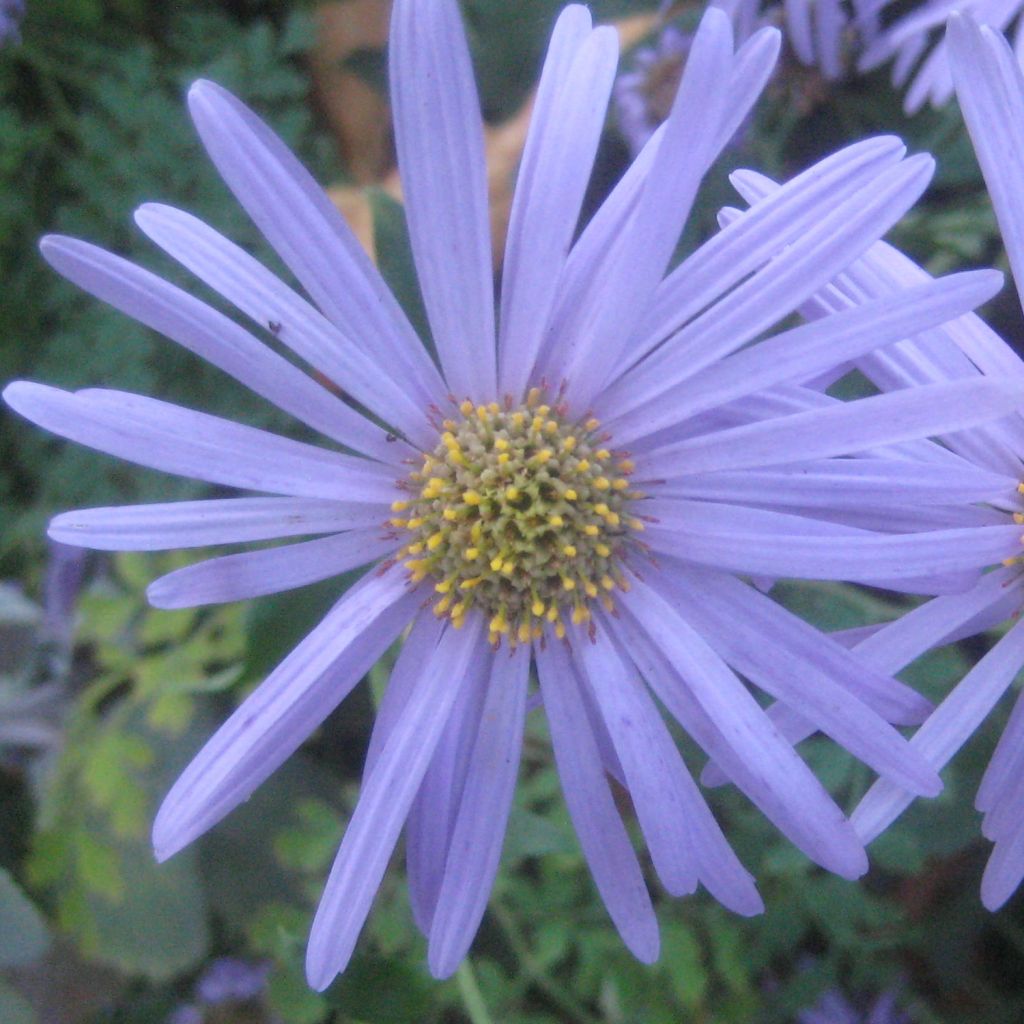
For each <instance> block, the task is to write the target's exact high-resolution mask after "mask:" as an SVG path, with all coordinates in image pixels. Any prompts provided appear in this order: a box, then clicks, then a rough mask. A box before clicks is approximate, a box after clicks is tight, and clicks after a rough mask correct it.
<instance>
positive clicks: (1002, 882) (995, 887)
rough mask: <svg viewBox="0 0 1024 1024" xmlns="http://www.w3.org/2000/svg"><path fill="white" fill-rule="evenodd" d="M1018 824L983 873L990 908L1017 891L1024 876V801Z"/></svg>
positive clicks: (985, 900) (984, 894)
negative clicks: (1023, 817) (1023, 819)
mask: <svg viewBox="0 0 1024 1024" xmlns="http://www.w3.org/2000/svg"><path fill="white" fill-rule="evenodd" d="M1016 812H1017V822H1018V825H1017V828H1016V830H1015V831H1014V833H1013V835H1012V836H1010V837H1008V838H1007V839H1006V840H1004V841H1003V842H999V843H996V848H995V849H994V850H993V851H992V856H991V857H989V860H988V864H986V865H985V873H984V874H983V875H982V876H981V902H982V903H983V904H984V906H985V907H986V909H988V910H998V909H999V908H1000V907H1001V906H1002V905H1003V904H1004V903H1005V902H1006V901H1007V900H1008V899H1009V898H1010V897H1011V896H1012V895H1013V894H1014V892H1015V891H1016V889H1017V886H1019V885H1020V882H1021V878H1024V825H1022V824H1020V823H1021V820H1022V816H1024V815H1022V812H1024V805H1020V804H1018V806H1017V807H1016Z"/></svg>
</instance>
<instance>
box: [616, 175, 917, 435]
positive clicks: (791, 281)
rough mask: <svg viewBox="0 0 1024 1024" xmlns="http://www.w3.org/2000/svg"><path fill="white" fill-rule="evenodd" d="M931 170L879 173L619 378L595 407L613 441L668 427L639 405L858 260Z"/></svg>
mask: <svg viewBox="0 0 1024 1024" xmlns="http://www.w3.org/2000/svg"><path fill="white" fill-rule="evenodd" d="M933 168H934V163H933V161H932V160H931V159H930V158H929V157H924V156H918V157H911V158H910V159H909V160H905V161H904V162H903V163H902V164H900V165H899V166H898V167H895V168H893V169H891V170H890V171H886V172H883V173H882V174H880V175H879V176H878V178H877V179H876V180H875V182H874V183H873V184H872V186H871V187H870V189H865V190H864V192H862V193H859V194H858V195H856V196H854V197H853V198H852V199H849V200H847V201H846V202H845V203H840V204H838V205H836V204H834V203H829V205H828V207H827V208H826V210H824V211H822V216H821V217H820V218H819V219H818V221H817V222H816V223H815V224H814V226H813V227H811V228H810V229H808V230H807V231H806V232H805V233H804V234H803V236H802V237H801V238H800V239H799V240H798V241H797V242H794V243H793V244H792V245H790V246H789V247H788V248H786V249H784V250H783V251H782V252H781V253H779V254H778V255H777V256H775V257H774V259H772V260H771V262H770V263H768V265H767V266H765V267H764V268H763V269H761V270H760V271H758V272H757V273H756V274H754V275H753V276H752V277H750V278H749V279H748V280H746V281H744V282H743V283H742V284H740V285H739V286H738V287H737V288H735V289H734V290H733V291H732V292H730V293H729V294H728V295H727V296H725V297H724V298H723V299H721V300H720V301H719V302H717V303H716V304H715V305H714V306H712V307H711V308H710V309H709V310H707V311H706V312H704V313H702V314H701V315H700V316H698V317H697V318H696V319H694V320H692V321H691V322H690V323H689V324H687V325H686V327H684V328H683V329H682V330H681V331H680V332H679V333H677V334H675V335H674V336H673V337H672V338H670V339H669V340H668V341H666V342H665V343H664V344H663V345H662V346H661V347H660V348H659V349H658V350H657V351H656V352H655V353H654V354H652V355H651V356H649V357H648V358H647V359H645V360H644V361H643V362H642V363H640V364H639V365H638V366H636V367H635V368H634V369H633V370H631V371H630V372H629V373H628V374H626V375H625V376H624V377H622V378H620V380H619V381H618V382H617V383H616V384H615V385H614V386H613V387H611V388H609V389H608V393H607V395H604V396H602V399H601V402H600V403H598V405H597V408H598V409H602V410H603V409H604V408H605V404H606V403H607V407H608V408H614V409H615V410H616V414H615V415H614V416H606V417H605V418H606V419H607V420H608V423H609V427H610V428H614V429H615V436H616V439H617V440H618V439H619V437H620V436H621V437H622V443H627V442H628V441H631V440H632V439H633V438H634V437H642V436H644V434H645V433H651V432H652V431H653V430H656V429H658V427H660V426H665V425H667V424H668V423H671V422H673V420H672V419H671V410H670V409H669V410H665V411H662V410H659V417H658V419H657V420H656V421H653V422H650V417H649V410H648V409H646V408H645V406H646V405H647V404H648V403H649V402H650V401H651V400H652V399H654V398H656V397H657V396H658V395H660V394H662V393H663V392H665V391H667V390H668V389H669V388H671V387H672V386H673V385H675V384H678V383H679V382H680V381H681V380H683V379H685V378H686V377H688V376H690V375H691V374H693V373H696V372H697V371H698V370H700V369H702V368H704V367H705V366H709V365H710V364H711V363H713V362H715V361H716V360H718V359H720V358H722V357H723V356H725V355H728V354H729V353H731V352H734V351H736V350H737V349H738V348H740V347H742V346H743V345H744V344H746V343H747V342H749V341H752V340H753V339H754V338H756V337H757V336H758V335H759V334H760V333H762V332H763V331H764V330H766V329H767V328H769V327H771V326H772V325H773V324H775V323H777V322H778V321H779V320H781V319H782V318H783V317H785V316H787V315H788V314H789V313H791V312H792V311H793V310H794V308H795V307H796V306H798V305H799V304H800V303H801V302H802V301H803V300H804V298H806V297H807V296H808V295H811V294H812V293H813V292H815V291H817V290H818V289H819V288H820V287H822V286H823V285H824V284H826V283H827V282H828V280H829V279H830V278H831V277H834V276H835V275H836V274H837V273H839V271H840V270H842V268H843V267H844V266H846V264H848V263H849V262H851V261H852V260H854V259H856V258H857V257H858V256H860V255H861V254H862V253H863V252H864V251H865V250H866V249H867V248H868V246H870V245H871V244H872V243H873V242H875V241H877V239H878V238H879V236H880V235H881V234H883V233H884V232H885V231H887V230H888V229H889V228H890V227H891V226H892V225H893V224H894V223H895V222H896V221H897V220H899V218H900V217H902V216H903V214H905V213H906V211H907V210H908V209H909V208H910V207H911V206H912V205H913V203H914V202H915V201H916V200H917V198H918V197H919V196H920V194H921V192H923V191H924V188H925V186H926V184H927V182H928V180H929V179H930V177H931V174H932V170H933ZM865 192H866V193H867V194H864V193H865ZM618 410H621V411H618ZM630 413H632V416H630ZM638 421H639V423H638ZM645 424H649V425H647V426H646V428H645Z"/></svg>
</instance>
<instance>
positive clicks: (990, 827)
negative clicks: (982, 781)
mask: <svg viewBox="0 0 1024 1024" xmlns="http://www.w3.org/2000/svg"><path fill="white" fill-rule="evenodd" d="M1018 699H1019V695H1018ZM1000 739H1001V738H1000ZM1015 753H1016V754H1017V757H1016V760H1017V762H1018V773H1017V774H1016V775H1013V776H1012V777H1011V778H1009V779H1008V780H1007V785H1006V786H1005V787H1004V788H1003V790H1002V792H1000V793H999V794H998V799H997V800H996V801H995V804H994V806H993V807H992V808H991V809H990V810H987V811H986V812H985V815H984V817H983V818H982V819H981V834H982V835H983V836H984V837H985V838H986V839H991V840H992V841H993V842H994V843H997V844H998V843H1002V842H1005V841H1007V840H1009V839H1011V838H1012V836H1013V834H1014V833H1015V832H1016V831H1017V829H1018V828H1019V827H1020V824H1021V820H1020V812H1021V808H1022V807H1024V778H1022V777H1021V775H1020V774H1019V762H1020V754H1019V752H1015Z"/></svg>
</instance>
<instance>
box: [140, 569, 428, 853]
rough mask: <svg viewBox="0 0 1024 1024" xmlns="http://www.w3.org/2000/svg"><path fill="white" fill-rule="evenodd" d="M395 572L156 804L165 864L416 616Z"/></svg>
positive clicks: (360, 589) (311, 641)
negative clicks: (159, 803)
mask: <svg viewBox="0 0 1024 1024" xmlns="http://www.w3.org/2000/svg"><path fill="white" fill-rule="evenodd" d="M419 600H420V598H419V597H418V596H417V595H416V594H415V593H412V592H408V591H407V590H406V578H405V574H404V572H403V571H399V570H393V571H392V572H390V573H388V574H386V575H384V576H371V577H368V578H366V579H364V580H363V581H362V582H361V583H360V584H358V585H357V586H355V587H353V588H352V589H351V590H350V591H349V592H348V593H347V594H345V596H344V597H343V598H342V599H341V600H340V601H339V602H338V603H337V604H336V605H335V606H334V607H333V608H332V609H331V610H330V611H329V612H328V613H327V615H326V616H325V618H324V619H323V621H322V622H321V623H320V624H319V625H318V626H317V627H316V628H315V629H314V630H313V631H312V632H311V633H310V634H309V636H307V637H306V639H305V640H303V641H302V642H301V643H300V644H299V645H298V646H297V647H296V648H295V649H294V650H293V651H292V652H291V653H290V654H289V655H288V657H287V658H285V660H284V661H283V662H281V664H280V665H279V666H278V667H277V668H276V669H275V670H274V671H273V672H271V674H270V675H269V676H268V677H267V678H266V680H265V681H264V682H263V683H262V684H260V686H259V687H257V688H256V689H255V690H254V691H253V692H252V693H251V694H250V695H249V696H248V697H247V698H246V699H245V700H244V701H243V702H242V704H241V705H240V706H239V708H238V709H237V710H236V711H235V712H234V714H232V715H231V717H230V718H229V719H228V720H227V721H226V722H225V723H224V724H223V725H222V726H221V727H220V728H219V729H218V730H217V732H216V733H214V735H213V737H212V738H211V739H210V740H209V741H208V742H207V743H206V745H205V746H204V747H203V749H202V750H201V751H200V752H199V753H198V754H197V755H196V757H195V758H193V760H192V762H191V763H190V764H189V766H188V767H187V768H186V769H185V770H184V771H183V772H182V773H181V776H180V777H179V778H178V781H177V782H176V783H175V784H174V785H173V786H172V787H171V791H170V792H169V793H168V794H167V796H166V797H165V798H164V801H163V803H162V804H161V806H160V810H159V811H158V812H157V815H156V820H155V821H154V823H153V847H154V850H155V851H156V856H157V859H158V860H166V859H167V858H168V857H170V856H171V855H172V854H174V853H177V852H178V850H180V849H182V848H183V847H184V846H187V845H188V844H189V843H190V842H192V840H193V839H195V838H197V837H198V836H200V835H202V834H203V832H205V831H206V830H207V829H208V828H210V827H211V826H212V825H215V824H216V823H217V822H218V821H220V819H221V818H223V817H224V815H225V814H227V813H228V812H229V811H231V810H232V809H234V808H235V807H237V806H238V804H239V803H241V802H242V801H243V800H245V799H246V798H247V797H248V796H249V795H250V794H251V793H252V792H253V790H255V789H256V787H257V786H259V785H260V783H261V782H263V780H264V779H266V778H267V776H269V775H270V774H272V773H273V772H274V771H275V770H276V769H277V768H278V767H279V766H280V765H281V764H282V763H283V762H284V761H285V760H286V759H287V758H288V757H290V756H291V754H292V753H294V751H295V750H297V749H298V747H299V746H300V745H301V743H302V742H303V740H305V739H306V737H307V736H308V735H309V734H310V733H311V732H312V731H313V730H314V729H315V728H316V727H317V726H318V725H319V724H320V723H321V722H322V721H323V720H324V719H325V718H326V717H327V716H328V715H329V714H330V712H331V711H332V710H334V708H335V707H336V706H337V705H338V704H339V703H340V702H341V701H342V700H343V699H344V698H345V697H346V696H347V695H348V693H349V691H350V690H351V689H352V687H354V686H355V685H356V683H358V682H359V680H360V679H361V678H362V677H363V675H364V674H365V673H366V672H367V671H368V670H369V668H370V666H371V665H372V664H373V663H374V662H375V661H376V660H377V659H378V658H379V657H380V656H381V654H383V652H384V651H385V650H386V649H387V647H388V645H389V644H390V643H391V642H392V640H394V638H395V637H396V636H397V635H398V633H399V632H400V631H401V630H402V628H403V627H404V626H405V624H406V623H407V622H408V621H409V619H410V618H411V617H412V615H413V614H414V613H415V608H416V605H417V603H418V601H419Z"/></svg>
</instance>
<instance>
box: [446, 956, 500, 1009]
mask: <svg viewBox="0 0 1024 1024" xmlns="http://www.w3.org/2000/svg"><path fill="white" fill-rule="evenodd" d="M455 983H456V984H457V985H458V986H459V995H460V996H462V1005H463V1006H465V1008H466V1013H468V1014H469V1019H470V1022H471V1024H493V1021H492V1020H491V1015H490V1014H489V1013H488V1012H487V1005H486V1003H484V997H483V996H482V995H481V994H480V986H479V985H477V983H476V975H475V974H474V973H473V965H472V964H471V963H470V962H469V960H468V959H467V960H463V961H462V963H461V964H459V969H458V970H457V971H456V972H455Z"/></svg>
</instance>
